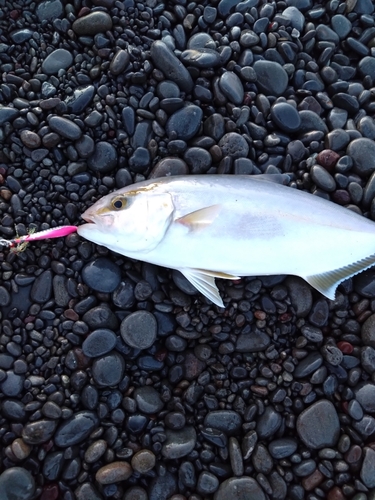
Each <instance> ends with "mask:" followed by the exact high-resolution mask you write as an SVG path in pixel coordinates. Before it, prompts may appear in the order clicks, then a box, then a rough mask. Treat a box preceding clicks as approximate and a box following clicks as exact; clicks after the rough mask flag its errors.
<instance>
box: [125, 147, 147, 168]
mask: <svg viewBox="0 0 375 500" xmlns="http://www.w3.org/2000/svg"><path fill="white" fill-rule="evenodd" d="M149 163H150V152H149V150H148V149H146V148H137V149H136V150H135V151H134V154H133V155H132V156H131V157H130V158H129V167H130V169H131V170H132V171H133V172H137V173H144V172H145V170H146V169H147V167H148V165H149Z"/></svg>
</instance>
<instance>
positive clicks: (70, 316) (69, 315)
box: [64, 309, 79, 321]
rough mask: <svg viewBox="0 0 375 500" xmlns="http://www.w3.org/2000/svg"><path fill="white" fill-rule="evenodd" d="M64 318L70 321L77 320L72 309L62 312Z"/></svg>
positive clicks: (77, 316)
mask: <svg viewBox="0 0 375 500" xmlns="http://www.w3.org/2000/svg"><path fill="white" fill-rule="evenodd" d="M64 316H65V317H66V318H67V319H71V320H72V321H78V320H79V315H78V314H77V313H76V312H75V311H73V309H67V310H66V311H64Z"/></svg>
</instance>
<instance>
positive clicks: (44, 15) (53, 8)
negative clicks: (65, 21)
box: [36, 0, 64, 22]
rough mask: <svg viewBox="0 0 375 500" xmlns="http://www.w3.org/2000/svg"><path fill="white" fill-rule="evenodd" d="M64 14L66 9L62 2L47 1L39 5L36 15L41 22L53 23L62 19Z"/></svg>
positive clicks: (56, 0)
mask: <svg viewBox="0 0 375 500" xmlns="http://www.w3.org/2000/svg"><path fill="white" fill-rule="evenodd" d="M63 12H64V8H63V5H62V3H61V1H60V0H46V1H45V2H41V3H40V4H38V7H37V9H36V15H37V17H38V19H39V21H40V22H43V21H53V20H54V19H56V18H59V17H62V14H63Z"/></svg>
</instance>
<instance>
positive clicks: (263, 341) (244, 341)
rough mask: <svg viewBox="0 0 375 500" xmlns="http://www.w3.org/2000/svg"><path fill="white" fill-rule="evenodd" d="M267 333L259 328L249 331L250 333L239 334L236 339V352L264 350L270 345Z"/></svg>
mask: <svg viewBox="0 0 375 500" xmlns="http://www.w3.org/2000/svg"><path fill="white" fill-rule="evenodd" d="M270 343H271V339H270V337H269V335H268V334H267V333H265V332H263V331H261V330H255V331H254V332H251V335H248V334H240V335H238V337H237V341H236V349H235V350H236V351H237V352H261V351H265V350H266V349H267V347H268V346H269V345H270Z"/></svg>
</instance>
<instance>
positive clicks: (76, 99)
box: [64, 85, 95, 139]
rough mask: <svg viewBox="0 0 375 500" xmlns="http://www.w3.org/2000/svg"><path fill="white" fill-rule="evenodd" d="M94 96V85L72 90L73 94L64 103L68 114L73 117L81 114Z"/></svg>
mask: <svg viewBox="0 0 375 500" xmlns="http://www.w3.org/2000/svg"><path fill="white" fill-rule="evenodd" d="M94 94H95V87H94V85H83V86H82V87H77V88H76V89H74V92H73V94H72V95H70V96H68V97H67V98H66V99H65V101H64V102H65V104H66V105H67V107H68V112H69V113H73V114H75V115H79V114H81V113H82V111H84V110H85V109H86V108H87V106H88V105H89V104H90V103H91V101H92V100H93V98H94ZM90 139H91V137H90Z"/></svg>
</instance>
